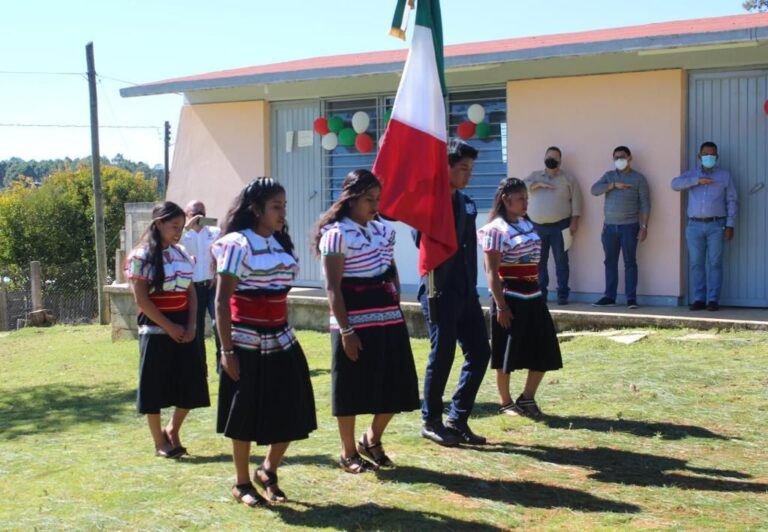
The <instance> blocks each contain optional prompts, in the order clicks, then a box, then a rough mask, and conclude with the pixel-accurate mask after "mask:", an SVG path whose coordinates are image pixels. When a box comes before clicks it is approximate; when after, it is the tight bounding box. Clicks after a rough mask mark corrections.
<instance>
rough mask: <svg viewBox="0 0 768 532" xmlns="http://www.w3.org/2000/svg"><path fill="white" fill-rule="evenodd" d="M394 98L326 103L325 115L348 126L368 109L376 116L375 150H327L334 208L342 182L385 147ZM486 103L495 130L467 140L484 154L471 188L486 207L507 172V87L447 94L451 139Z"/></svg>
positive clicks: (328, 181) (472, 194) (373, 119)
mask: <svg viewBox="0 0 768 532" xmlns="http://www.w3.org/2000/svg"><path fill="white" fill-rule="evenodd" d="M393 103H394V97H393V96H391V95H389V96H372V97H368V98H361V99H348V100H328V101H325V102H324V116H325V117H327V118H331V117H332V116H339V117H341V119H342V120H343V121H344V124H345V127H351V123H352V115H354V114H355V113H356V112H357V111H365V112H366V113H368V116H369V117H370V119H371V121H370V125H369V126H368V131H367V133H368V134H369V135H371V137H373V140H374V148H373V150H371V151H370V152H369V153H360V152H358V151H357V149H356V148H355V147H354V146H342V145H338V146H337V147H336V148H335V149H333V150H331V151H323V174H324V175H325V176H326V187H325V189H326V192H325V203H326V206H329V205H330V204H331V203H333V201H335V199H336V198H338V196H339V193H340V192H341V183H342V181H343V180H344V177H345V176H346V175H347V173H349V172H350V171H351V170H354V169H356V168H368V169H370V168H371V167H372V166H373V162H374V160H375V159H376V153H377V151H378V147H379V138H380V136H381V135H382V134H383V133H384V127H385V125H384V116H385V114H386V112H387V111H389V110H390V109H391V108H392V104H393ZM472 104H480V105H482V106H483V108H484V109H485V119H484V122H487V123H488V124H489V126H490V133H489V135H488V136H487V137H486V138H484V139H479V138H477V137H476V136H475V137H473V138H471V139H469V140H467V141H466V142H468V143H469V144H471V145H472V146H474V147H475V148H476V149H477V150H478V152H479V153H480V155H479V156H478V158H477V161H475V167H474V171H473V174H472V175H473V177H472V181H471V182H470V184H469V186H468V187H467V189H466V190H465V192H466V193H467V194H468V195H469V196H470V197H472V199H474V200H475V202H476V203H477V206H478V208H479V209H481V210H487V209H489V208H490V206H491V202H492V200H493V193H494V192H495V190H496V187H497V186H498V184H499V182H500V181H501V180H502V179H503V178H504V177H506V175H507V100H506V91H505V90H504V89H482V90H473V91H456V92H452V93H450V94H449V95H448V98H447V111H448V112H447V118H448V135H449V137H455V136H457V131H456V130H457V128H458V126H459V124H461V123H462V122H464V121H466V120H468V117H467V109H468V108H469V106H470V105H472Z"/></svg>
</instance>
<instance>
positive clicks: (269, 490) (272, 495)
mask: <svg viewBox="0 0 768 532" xmlns="http://www.w3.org/2000/svg"><path fill="white" fill-rule="evenodd" d="M259 473H264V475H265V476H266V477H267V480H261V477H260V476H259ZM253 480H254V481H256V482H257V483H258V484H259V485H260V486H261V487H262V489H263V490H264V493H266V494H267V499H268V500H270V501H271V502H285V501H287V500H288V497H286V496H285V492H284V491H283V490H281V489H280V488H279V487H278V486H277V473H275V472H273V471H267V470H266V469H264V466H263V465H260V466H259V467H258V469H256V471H254V473H253Z"/></svg>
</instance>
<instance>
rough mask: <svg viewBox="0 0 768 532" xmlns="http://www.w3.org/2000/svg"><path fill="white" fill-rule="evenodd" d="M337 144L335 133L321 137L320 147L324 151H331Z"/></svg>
mask: <svg viewBox="0 0 768 532" xmlns="http://www.w3.org/2000/svg"><path fill="white" fill-rule="evenodd" d="M338 144H339V137H338V136H336V133H333V132H331V133H326V134H325V135H323V139H322V146H323V149H324V150H328V151H333V150H334V149H336V146H338Z"/></svg>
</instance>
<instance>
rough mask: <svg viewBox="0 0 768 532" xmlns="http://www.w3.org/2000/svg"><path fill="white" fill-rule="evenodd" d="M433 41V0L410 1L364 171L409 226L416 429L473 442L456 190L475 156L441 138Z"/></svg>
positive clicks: (475, 343)
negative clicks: (415, 276) (383, 117)
mask: <svg viewBox="0 0 768 532" xmlns="http://www.w3.org/2000/svg"><path fill="white" fill-rule="evenodd" d="M405 3H406V0H398V7H397V11H396V13H395V19H394V21H393V24H392V26H393V33H395V34H397V35H399V36H402V35H403V32H402V30H401V29H400V26H401V23H402V18H403V11H404V9H405ZM409 3H410V4H411V6H412V2H409ZM442 41H443V39H442V28H441V22H440V4H439V0H419V1H418V4H417V8H416V26H415V28H414V32H413V37H412V40H411V49H410V52H409V54H408V60H407V61H406V64H405V69H404V71H403V77H402V79H401V81H400V86H399V88H398V90H397V96H396V97H395V102H394V106H393V108H392V113H391V118H390V121H389V124H388V126H387V130H386V133H385V134H384V138H383V141H382V145H381V148H380V150H379V153H378V156H377V157H376V162H375V163H374V167H373V172H374V174H376V175H377V176H378V177H379V179H380V180H381V182H382V192H381V200H380V205H379V210H380V212H381V213H382V214H383V215H385V216H387V217H389V218H393V219H396V220H400V221H402V222H405V223H407V224H409V225H410V226H412V227H414V228H415V229H416V230H417V232H418V233H417V237H416V241H417V245H418V246H419V274H420V275H421V284H420V287H419V301H420V302H421V306H422V311H423V313H424V316H425V319H426V321H427V327H428V329H429V336H430V341H431V346H432V349H431V351H430V354H429V362H428V363H427V370H426V374H425V377H424V401H423V404H422V419H423V422H424V425H423V427H422V430H421V434H422V436H423V437H424V438H426V439H429V440H431V441H433V442H435V443H438V444H440V445H446V446H454V445H457V444H459V443H469V444H474V445H479V444H483V443H485V438H483V437H481V436H478V435H476V434H474V433H473V432H472V431H471V429H470V428H469V425H468V424H467V420H468V418H469V415H470V413H471V411H472V407H473V406H474V402H475V397H476V395H477V390H478V389H479V387H480V384H481V383H482V380H483V376H484V375H485V371H486V369H487V367H488V360H489V359H490V347H489V344H488V334H487V331H486V327H485V319H484V317H483V312H482V309H481V307H480V301H479V298H478V295H477V237H476V234H475V231H476V228H475V219H476V218H477V209H476V208H475V204H474V202H473V201H472V200H471V199H470V198H469V197H467V196H466V195H464V194H463V193H462V192H461V189H463V188H465V187H466V186H467V184H468V183H469V180H470V178H471V176H472V167H473V165H474V160H475V159H476V158H477V155H478V153H477V150H475V149H474V148H473V147H471V146H469V145H468V144H465V143H463V142H460V141H452V142H451V145H450V147H449V146H448V143H447V135H446V130H447V127H446V119H445V104H444V99H443V98H444V95H445V81H444V78H443V42H442ZM446 153H447V154H448V164H446ZM438 307H439V312H437V311H436V309H437V308H438ZM457 340H458V342H459V345H460V346H461V348H462V351H463V353H464V364H463V365H462V370H461V376H460V377H459V385H458V388H457V390H456V393H455V394H454V396H453V400H452V403H451V408H450V412H449V414H448V418H447V420H446V423H445V425H443V421H442V414H443V393H444V392H445V386H446V383H447V381H448V376H449V374H450V371H451V367H452V365H453V360H454V354H455V351H456V342H457Z"/></svg>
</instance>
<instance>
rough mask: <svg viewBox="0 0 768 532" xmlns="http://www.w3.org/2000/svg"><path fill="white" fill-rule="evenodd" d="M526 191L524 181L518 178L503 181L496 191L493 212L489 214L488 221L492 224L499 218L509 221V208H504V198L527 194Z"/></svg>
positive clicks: (508, 178)
mask: <svg viewBox="0 0 768 532" xmlns="http://www.w3.org/2000/svg"><path fill="white" fill-rule="evenodd" d="M526 190H527V188H526V186H525V183H524V182H523V181H522V179H518V178H516V177H507V178H504V179H502V180H501V183H499V188H497V189H496V194H495V195H494V196H493V206H492V207H491V212H490V213H488V221H489V222H490V221H492V220H493V219H495V218H497V217H499V216H500V217H501V218H503V219H504V220H507V208H506V207H505V206H504V196H508V195H509V194H517V193H518V192H525V191H526ZM507 221H509V220H507Z"/></svg>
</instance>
